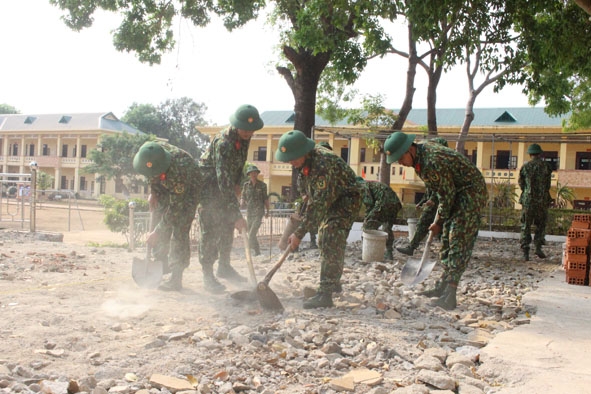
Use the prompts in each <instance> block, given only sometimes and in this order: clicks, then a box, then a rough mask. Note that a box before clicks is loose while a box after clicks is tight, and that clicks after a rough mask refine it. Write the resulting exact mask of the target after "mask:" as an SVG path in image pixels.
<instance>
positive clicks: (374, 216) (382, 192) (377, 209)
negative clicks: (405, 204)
mask: <svg viewBox="0 0 591 394" xmlns="http://www.w3.org/2000/svg"><path fill="white" fill-rule="evenodd" d="M357 181H358V182H359V184H360V185H361V187H362V188H363V203H364V204H365V218H364V220H363V230H377V229H378V228H379V227H380V226H382V228H383V229H384V231H385V232H386V233H387V234H388V239H387V241H386V252H385V253H384V259H385V260H392V259H393V258H394V256H393V254H392V252H393V248H394V233H393V232H392V226H394V223H395V222H396V217H398V212H400V209H402V204H401V203H400V200H399V199H398V196H397V195H396V192H395V191H394V190H392V188H391V187H390V186H388V185H386V184H384V183H381V182H375V181H369V182H366V181H365V180H364V179H363V178H362V177H357Z"/></svg>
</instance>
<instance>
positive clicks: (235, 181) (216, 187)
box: [199, 126, 250, 220]
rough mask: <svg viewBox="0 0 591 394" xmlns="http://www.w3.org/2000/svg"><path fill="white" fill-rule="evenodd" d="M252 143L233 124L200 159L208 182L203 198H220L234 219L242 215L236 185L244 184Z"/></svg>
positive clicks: (221, 204)
mask: <svg viewBox="0 0 591 394" xmlns="http://www.w3.org/2000/svg"><path fill="white" fill-rule="evenodd" d="M249 144H250V141H248V140H243V139H241V138H240V136H239V135H238V132H237V130H236V129H235V128H234V127H232V126H230V127H228V128H226V129H224V130H222V131H221V132H220V133H218V135H216V136H215V137H214V139H213V140H212V141H211V144H209V147H208V148H207V150H206V151H205V152H204V153H203V155H202V156H201V159H200V161H199V168H200V171H201V174H202V176H203V181H204V184H205V187H204V192H203V195H202V200H210V201H213V200H217V203H218V204H219V205H220V206H223V207H224V209H227V214H228V215H231V216H232V218H233V219H234V220H237V219H239V218H240V217H242V215H241V213H240V203H239V201H238V197H237V196H236V189H238V190H239V189H240V186H241V184H242V171H243V167H244V163H245V162H246V158H247V155H248V145H249Z"/></svg>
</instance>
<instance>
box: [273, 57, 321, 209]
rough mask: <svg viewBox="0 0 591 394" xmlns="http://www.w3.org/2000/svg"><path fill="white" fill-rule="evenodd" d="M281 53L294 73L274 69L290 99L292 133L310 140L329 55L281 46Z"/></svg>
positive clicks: (293, 186)
mask: <svg viewBox="0 0 591 394" xmlns="http://www.w3.org/2000/svg"><path fill="white" fill-rule="evenodd" d="M283 53H284V55H285V56H286V57H287V59H288V60H289V61H290V62H291V64H292V65H293V66H294V68H295V70H296V75H295V77H294V75H293V74H292V72H291V71H290V70H289V69H288V68H286V67H277V71H278V72H279V74H281V75H282V76H283V78H284V79H285V81H286V82H287V85H288V86H289V88H290V89H291V92H292V94H293V98H294V102H295V105H294V112H295V122H294V129H295V130H300V131H301V132H303V133H304V134H305V135H306V136H307V137H312V127H313V126H314V124H315V122H316V92H317V90H318V83H319V81H320V76H321V75H322V72H323V71H324V69H325V68H326V65H327V64H328V62H329V61H330V56H331V54H330V53H329V52H322V53H318V54H316V55H313V54H312V53H310V52H308V51H305V50H301V49H300V50H299V51H296V50H294V49H293V48H291V47H288V46H284V47H283ZM296 182H297V173H296V171H295V170H294V171H292V176H291V193H290V194H291V195H290V198H291V200H292V201H294V200H295V199H296V198H297V196H298V193H297V183H296Z"/></svg>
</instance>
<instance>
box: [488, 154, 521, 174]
mask: <svg viewBox="0 0 591 394" xmlns="http://www.w3.org/2000/svg"><path fill="white" fill-rule="evenodd" d="M516 166H517V156H511V151H508V150H499V151H497V154H496V156H491V157H490V168H495V169H500V170H503V169H505V170H511V169H515V168H516Z"/></svg>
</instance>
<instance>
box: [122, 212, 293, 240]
mask: <svg viewBox="0 0 591 394" xmlns="http://www.w3.org/2000/svg"><path fill="white" fill-rule="evenodd" d="M130 208H132V209H130V210H129V213H130V219H129V248H130V249H131V250H133V249H135V247H136V246H143V245H145V243H146V236H147V234H148V233H149V229H150V226H151V224H150V213H149V212H135V210H134V209H133V207H131V206H130ZM241 212H242V216H244V217H246V211H245V210H243V211H241ZM293 213H294V210H293V209H271V210H269V217H263V220H262V223H261V227H260V228H259V232H258V233H257V236H258V237H261V238H269V240H271V239H272V238H273V237H277V241H279V237H280V236H281V234H283V231H284V230H285V226H286V224H287V219H288V218H289V217H290V216H291V215H292V214H293ZM238 236H239V234H238V233H237V232H235V237H238ZM198 243H199V216H198V215H197V216H196V217H195V220H194V221H193V226H192V227H191V244H192V245H196V244H198Z"/></svg>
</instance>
